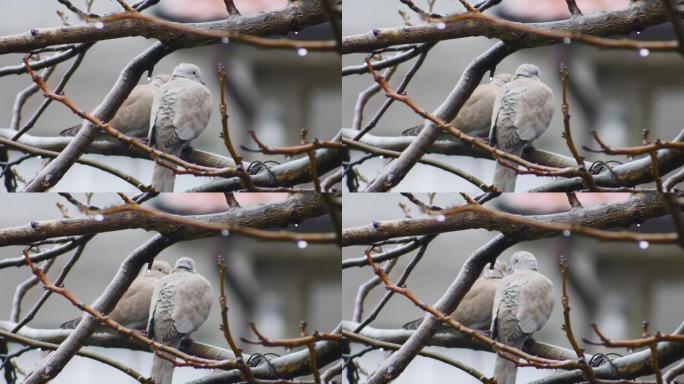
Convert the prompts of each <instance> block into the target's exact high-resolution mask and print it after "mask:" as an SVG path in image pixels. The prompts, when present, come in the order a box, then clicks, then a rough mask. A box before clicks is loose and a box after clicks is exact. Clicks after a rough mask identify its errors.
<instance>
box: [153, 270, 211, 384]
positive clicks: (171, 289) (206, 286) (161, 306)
mask: <svg viewBox="0 0 684 384" xmlns="http://www.w3.org/2000/svg"><path fill="white" fill-rule="evenodd" d="M212 296H213V295H212V287H211V284H210V283H209V281H208V280H207V279H205V278H204V276H202V275H200V274H199V273H197V270H196V268H195V262H194V260H192V259H191V258H189V257H181V258H180V259H178V261H176V265H175V268H174V269H173V271H171V273H170V274H168V275H167V276H164V277H163V278H161V279H160V280H159V282H158V283H157V285H156V287H155V289H154V293H153V294H152V300H151V304H150V316H149V323H148V325H147V335H148V337H149V338H151V339H152V340H154V341H157V342H159V343H162V344H165V345H169V346H171V347H174V348H178V346H180V344H181V341H183V339H184V338H186V337H188V336H189V335H190V334H191V333H192V332H194V331H195V330H197V328H199V327H200V326H201V325H202V324H204V322H205V321H206V320H207V317H209V311H210V310H211V304H212ZM151 378H152V380H154V382H155V383H156V384H171V382H172V379H173V363H172V362H170V361H168V360H165V359H163V358H161V357H159V356H158V355H157V354H155V355H154V359H153V360H152V374H151Z"/></svg>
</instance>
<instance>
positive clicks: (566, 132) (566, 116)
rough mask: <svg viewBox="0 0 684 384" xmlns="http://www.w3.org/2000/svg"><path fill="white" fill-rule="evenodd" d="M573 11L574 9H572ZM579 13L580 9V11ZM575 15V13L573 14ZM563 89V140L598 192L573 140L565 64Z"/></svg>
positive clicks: (590, 183)
mask: <svg viewBox="0 0 684 384" xmlns="http://www.w3.org/2000/svg"><path fill="white" fill-rule="evenodd" d="M570 3H572V4H573V5H575V8H577V5H576V4H575V1H574V0H568V6H570ZM571 10H572V9H571ZM578 11H579V9H578ZM573 15H574V13H573ZM560 73H561V87H562V94H563V101H562V104H561V111H562V112H563V138H564V139H565V143H566V144H567V146H568V148H569V149H570V153H572V157H574V158H575V161H576V162H577V170H578V173H579V176H580V177H581V178H582V180H584V183H585V185H586V186H587V188H589V190H590V191H596V190H597V188H598V187H597V186H596V183H595V182H594V178H593V177H592V175H591V173H589V171H587V168H586V167H585V166H584V157H582V155H580V153H579V151H578V150H577V147H576V146H575V142H574V140H573V139H572V131H571V130H570V104H568V75H569V74H568V67H567V66H566V65H565V64H561V70H560Z"/></svg>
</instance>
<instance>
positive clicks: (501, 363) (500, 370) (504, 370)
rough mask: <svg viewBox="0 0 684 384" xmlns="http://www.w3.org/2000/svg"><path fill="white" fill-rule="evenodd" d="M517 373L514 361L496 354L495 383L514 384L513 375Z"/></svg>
mask: <svg viewBox="0 0 684 384" xmlns="http://www.w3.org/2000/svg"><path fill="white" fill-rule="evenodd" d="M517 373H518V367H517V366H516V365H515V363H513V362H512V361H510V360H507V359H504V358H503V357H501V356H499V355H496V363H495V365H494V380H496V382H497V384H515V376H516V375H517Z"/></svg>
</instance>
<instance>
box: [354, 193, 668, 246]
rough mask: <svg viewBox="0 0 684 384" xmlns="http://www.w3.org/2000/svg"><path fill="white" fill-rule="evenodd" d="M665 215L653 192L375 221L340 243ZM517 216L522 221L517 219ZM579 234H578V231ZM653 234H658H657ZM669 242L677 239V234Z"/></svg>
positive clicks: (530, 236) (516, 232)
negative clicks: (538, 209) (553, 209)
mask: <svg viewBox="0 0 684 384" xmlns="http://www.w3.org/2000/svg"><path fill="white" fill-rule="evenodd" d="M665 214H667V208H666V207H665V202H664V199H663V198H662V196H660V195H658V194H656V193H643V194H638V195H634V196H632V197H631V198H630V199H629V200H627V201H625V202H621V203H616V204H609V205H600V206H596V207H591V208H580V209H574V210H571V211H568V212H562V213H554V214H548V215H528V216H522V215H513V214H506V215H507V216H508V217H510V218H511V220H506V219H505V218H504V219H502V218H500V217H499V216H498V215H489V214H484V213H483V212H481V211H479V210H475V211H468V210H466V211H464V212H462V213H458V214H455V215H453V216H451V215H447V216H446V219H445V220H442V221H440V220H439V219H438V218H437V217H435V216H425V217H419V218H409V219H398V220H385V221H376V222H374V223H371V224H368V225H365V226H362V227H354V228H347V229H344V230H343V231H342V244H343V245H344V246H349V245H360V244H370V243H373V242H376V241H380V240H385V239H389V238H394V237H401V236H415V235H429V234H435V233H442V232H450V231H459V230H464V229H473V228H482V229H488V230H494V231H500V232H502V233H504V234H507V235H511V236H516V237H517V238H519V239H524V240H535V239H541V238H545V237H551V236H556V235H558V234H559V233H560V232H561V231H562V230H560V229H559V230H555V231H554V230H550V229H549V228H543V227H537V226H535V225H531V223H529V221H534V222H538V223H540V224H555V225H567V226H568V229H567V230H569V231H570V232H569V233H573V232H572V229H573V227H575V228H577V227H580V226H583V227H589V228H593V229H598V228H610V227H623V226H628V225H629V224H631V223H633V222H635V221H643V220H646V219H649V218H653V217H659V216H663V215H665ZM517 219H523V220H521V221H518V220H517ZM614 233H615V235H616V236H617V235H619V234H620V233H619V232H614ZM578 234H580V233H579V232H578ZM587 235H591V234H587ZM656 235H658V237H660V236H659V235H660V234H656ZM597 237H598V236H597ZM599 238H600V237H599ZM671 241H672V242H674V241H676V236H674V237H673V238H672V239H671Z"/></svg>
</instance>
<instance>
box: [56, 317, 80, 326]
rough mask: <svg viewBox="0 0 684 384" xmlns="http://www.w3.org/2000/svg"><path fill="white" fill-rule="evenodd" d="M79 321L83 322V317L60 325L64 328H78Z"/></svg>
mask: <svg viewBox="0 0 684 384" xmlns="http://www.w3.org/2000/svg"><path fill="white" fill-rule="evenodd" d="M79 322H81V318H80V317H77V318H75V319H72V320H69V321H67V322H64V323H62V324H61V325H60V326H59V327H60V328H62V329H76V326H78V323H79Z"/></svg>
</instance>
